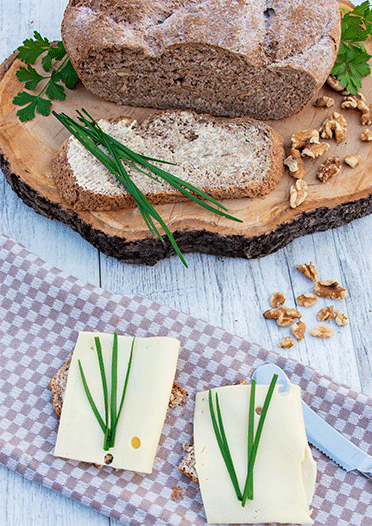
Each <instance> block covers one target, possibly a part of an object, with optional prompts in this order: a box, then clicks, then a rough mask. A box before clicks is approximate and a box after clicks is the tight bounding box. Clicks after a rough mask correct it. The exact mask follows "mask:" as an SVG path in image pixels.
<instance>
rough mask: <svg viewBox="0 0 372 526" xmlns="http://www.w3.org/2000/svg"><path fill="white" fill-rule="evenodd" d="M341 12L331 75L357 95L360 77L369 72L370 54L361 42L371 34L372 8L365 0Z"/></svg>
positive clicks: (360, 82)
mask: <svg viewBox="0 0 372 526" xmlns="http://www.w3.org/2000/svg"><path fill="white" fill-rule="evenodd" d="M341 14H342V19H341V44H340V48H339V51H338V56H337V60H336V63H335V65H334V66H333V69H332V71H331V75H334V76H335V77H337V79H338V80H339V81H340V83H341V85H342V86H343V87H344V88H345V89H346V90H347V91H348V92H349V93H351V95H357V94H358V89H359V88H361V87H362V81H361V78H362V77H366V76H367V75H369V74H370V72H371V69H370V66H369V64H368V61H369V59H370V58H371V55H370V54H369V53H367V51H366V48H365V47H364V44H363V43H362V42H364V41H365V40H366V39H367V37H368V35H372V9H371V8H370V6H369V1H368V0H367V1H366V2H363V3H362V4H360V5H358V6H356V7H355V8H354V9H353V10H352V11H346V10H341Z"/></svg>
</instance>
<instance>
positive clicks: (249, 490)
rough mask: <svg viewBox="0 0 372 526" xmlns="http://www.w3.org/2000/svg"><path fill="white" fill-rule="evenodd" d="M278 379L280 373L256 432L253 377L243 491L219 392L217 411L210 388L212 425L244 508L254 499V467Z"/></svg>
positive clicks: (265, 404)
mask: <svg viewBox="0 0 372 526" xmlns="http://www.w3.org/2000/svg"><path fill="white" fill-rule="evenodd" d="M277 380H278V375H277V374H274V375H273V377H272V380H271V382H270V385H269V388H268V390H267V393H266V397H265V401H264V405H263V408H262V412H261V415H260V419H259V421H258V426H257V429H256V434H255V433H254V413H255V400H256V380H255V379H252V382H251V390H250V396H249V411H248V447H247V476H246V479H245V484H244V489H243V492H242V491H241V490H240V487H239V482H238V478H237V475H236V471H235V468H234V463H233V460H232V457H231V453H230V448H229V444H228V441H227V438H226V433H225V428H224V425H223V420H222V414H221V407H220V403H219V399H218V393H216V412H217V417H216V412H215V410H214V407H213V398H212V391H211V390H209V393H208V401H209V412H210V415H211V421H212V426H213V430H214V434H215V436H216V440H217V443H218V447H219V450H220V452H221V455H222V458H223V460H224V462H225V466H226V469H227V471H228V473H229V476H230V479H231V482H232V485H233V486H234V490H235V493H236V497H237V499H238V500H239V501H241V504H242V506H243V508H244V507H245V505H246V502H247V499H248V500H253V498H254V492H253V468H254V465H255V462H256V456H257V450H258V446H259V443H260V439H261V434H262V429H263V426H264V423H265V419H266V415H267V411H268V409H269V405H270V402H271V399H272V396H273V393H274V389H275V385H276V382H277Z"/></svg>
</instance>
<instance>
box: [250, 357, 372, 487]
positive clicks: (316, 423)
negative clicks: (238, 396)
mask: <svg viewBox="0 0 372 526" xmlns="http://www.w3.org/2000/svg"><path fill="white" fill-rule="evenodd" d="M274 374H277V375H278V381H277V383H278V385H282V386H283V387H281V388H280V391H282V392H284V391H287V390H288V389H289V378H288V377H287V375H286V374H285V372H284V371H283V369H281V368H280V367H278V366H277V365H273V364H264V365H261V366H259V367H258V368H257V369H256V370H255V371H254V373H253V375H252V378H255V379H256V382H257V383H261V384H269V383H270V382H271V379H272V377H273V375H274ZM302 411H303V415H304V422H305V430H306V436H307V440H308V441H309V442H310V444H312V445H313V446H315V447H316V448H317V449H319V450H320V451H321V452H322V453H324V454H325V455H327V457H329V458H330V459H332V460H333V461H334V462H336V463H337V464H338V465H339V466H340V467H342V468H343V469H345V470H346V471H352V470H357V471H359V472H360V473H362V474H363V475H365V476H366V477H367V478H369V479H371V480H372V456H371V455H368V453H366V452H365V451H363V450H362V449H360V448H359V447H358V446H356V445H355V444H353V443H352V442H350V440H349V439H347V438H346V437H345V436H343V435H342V434H341V433H340V432H339V431H337V429H335V428H334V427H332V426H331V425H330V424H328V423H327V422H326V421H325V420H323V418H321V417H320V416H319V415H318V414H317V413H316V412H315V411H313V410H312V409H311V408H310V407H309V406H308V405H307V404H306V403H305V402H304V401H303V400H302Z"/></svg>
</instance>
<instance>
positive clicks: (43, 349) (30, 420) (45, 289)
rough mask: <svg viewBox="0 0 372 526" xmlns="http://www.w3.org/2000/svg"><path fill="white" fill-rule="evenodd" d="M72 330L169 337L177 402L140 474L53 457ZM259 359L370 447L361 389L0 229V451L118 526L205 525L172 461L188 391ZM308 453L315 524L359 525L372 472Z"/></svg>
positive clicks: (367, 515)
mask: <svg viewBox="0 0 372 526" xmlns="http://www.w3.org/2000/svg"><path fill="white" fill-rule="evenodd" d="M81 330H86V331H95V330H97V331H105V332H109V333H113V332H114V331H115V330H116V331H118V332H119V333H121V334H129V335H131V336H135V335H136V336H142V337H145V336H170V337H173V338H178V339H179V340H180V341H181V351H180V357H179V361H178V367H177V373H176V380H177V381H178V382H179V383H180V385H181V386H182V387H184V388H185V389H186V390H187V391H188V392H189V400H188V402H187V404H186V405H185V406H183V407H178V408H176V409H175V410H173V411H172V412H171V413H169V414H168V415H167V418H166V422H165V425H164V429H163V433H162V436H161V440H160V444H159V448H158V451H157V456H156V459H155V465H154V470H153V473H152V474H151V475H141V474H137V473H132V472H128V471H114V470H112V469H110V468H109V467H103V468H102V469H97V468H96V467H95V466H93V465H88V464H85V463H83V462H74V461H66V460H63V459H61V458H56V457H54V456H53V449H54V444H55V441H56V434H57V428H58V418H57V416H56V414H55V412H54V408H53V405H52V400H51V391H50V388H49V381H50V379H51V378H52V376H53V375H54V374H55V372H56V371H57V370H58V368H59V367H60V366H61V365H62V364H63V363H64V362H65V361H66V360H67V358H68V356H69V354H70V352H71V351H72V350H73V348H74V345H75V342H76V339H77V334H78V331H81ZM265 362H270V363H276V364H278V365H279V366H281V367H282V368H283V369H284V370H285V371H286V373H287V374H288V376H289V377H290V378H291V381H292V382H293V383H296V384H299V385H300V386H301V388H302V390H303V398H304V399H305V401H306V402H307V403H308V404H309V405H310V406H311V407H312V408H313V409H315V410H316V411H317V412H318V413H319V414H320V415H322V416H323V417H324V418H325V419H326V420H327V421H328V422H329V423H330V424H332V426H334V427H335V428H336V429H338V430H339V431H341V432H342V433H343V434H344V435H345V436H346V437H348V438H349V439H350V440H352V441H353V442H354V443H355V444H357V445H359V446H360V447H361V448H362V449H363V450H365V451H367V452H368V453H370V454H372V399H371V398H369V397H367V396H366V395H364V394H362V393H357V392H355V391H352V390H350V389H348V388H347V387H345V386H340V385H338V384H335V383H334V382H332V381H331V379H329V378H327V377H324V376H321V375H319V374H318V373H316V372H315V371H314V370H313V369H311V368H310V367H307V366H304V365H301V364H299V363H297V362H295V361H293V360H289V359H286V358H282V357H280V356H279V355H278V354H276V353H274V352H270V351H267V350H265V349H263V348H261V347H259V346H257V345H254V344H251V343H249V342H246V341H244V340H243V339H241V338H238V337H237V336H234V335H233V334H230V333H228V332H226V331H224V330H223V329H221V328H218V327H213V326H212V325H209V324H208V323H206V322H204V321H202V320H198V319H196V318H193V317H192V316H188V315H187V314H183V313H181V312H177V311H175V310H172V309H169V308H166V307H162V306H161V305H158V304H156V303H153V302H152V301H148V300H146V299H144V298H139V297H125V296H119V295H114V294H110V293H109V292H106V291H104V290H102V289H99V288H96V287H94V286H92V285H88V284H85V283H82V282H80V281H79V280H77V279H76V278H73V277H71V276H68V275H67V274H65V273H63V272H61V271H60V270H57V269H56V268H51V267H49V266H48V265H47V264H46V263H45V262H44V261H42V260H41V259H39V258H37V257H36V256H34V255H32V254H30V253H29V252H28V251H27V250H26V249H25V248H23V247H22V246H20V245H19V244H17V243H15V242H14V241H12V240H10V239H9V238H8V237H6V236H4V235H0V461H1V462H2V463H3V464H4V465H5V466H7V467H8V468H9V469H12V470H14V471H16V472H18V473H20V474H22V475H23V476H24V477H26V478H27V479H29V480H33V481H35V482H38V483H39V484H42V485H43V486H45V487H47V488H51V489H54V490H56V491H58V492H60V493H62V494H63V495H65V496H67V497H70V498H72V499H74V500H77V501H79V502H80V503H82V504H84V505H86V506H89V507H91V508H93V509H95V510H97V511H98V512H100V513H102V514H104V515H106V516H108V517H112V518H113V519H115V520H117V521H120V522H121V523H122V524H125V525H128V526H129V525H130V526H135V525H138V526H139V525H156V526H162V525H174V526H178V525H182V526H188V525H190V526H201V525H205V524H206V519H205V513H204V509H203V504H202V500H201V495H200V491H197V488H196V485H195V484H194V483H193V482H192V481H191V480H189V479H187V478H186V477H185V476H184V475H182V474H180V473H179V471H178V464H179V462H180V461H181V459H182V458H183V456H184V451H183V449H182V445H183V444H185V443H188V442H192V434H193V433H192V419H193V407H194V400H195V393H196V392H197V391H201V390H204V389H205V386H208V387H214V386H220V385H226V384H230V383H234V382H236V381H238V380H241V379H243V378H249V377H250V376H251V374H252V372H253V370H254V369H255V368H256V367H257V366H258V365H260V364H262V363H265ZM313 454H314V457H315V459H316V461H317V462H318V476H317V484H316V494H315V496H314V499H313V503H312V507H313V513H312V517H313V519H314V521H315V525H316V526H371V525H372V482H371V481H369V480H367V479H366V478H364V477H363V476H361V475H359V474H357V473H354V472H350V473H347V472H346V471H344V470H342V469H341V468H339V467H338V466H337V465H336V464H335V463H333V462H332V461H331V460H329V459H327V457H325V456H324V455H323V454H321V453H320V452H318V451H317V450H316V449H313ZM173 486H181V487H182V488H183V493H182V497H183V498H182V499H181V498H178V499H177V500H174V499H173V498H172V493H173Z"/></svg>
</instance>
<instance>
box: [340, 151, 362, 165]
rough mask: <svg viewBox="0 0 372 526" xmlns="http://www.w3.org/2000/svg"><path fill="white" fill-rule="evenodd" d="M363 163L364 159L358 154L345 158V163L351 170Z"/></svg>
mask: <svg viewBox="0 0 372 526" xmlns="http://www.w3.org/2000/svg"><path fill="white" fill-rule="evenodd" d="M361 162H362V158H361V156H360V155H358V154H357V153H355V154H354V155H345V157H344V163H345V164H347V165H348V166H350V168H355V166H358V164H360V163H361Z"/></svg>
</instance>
